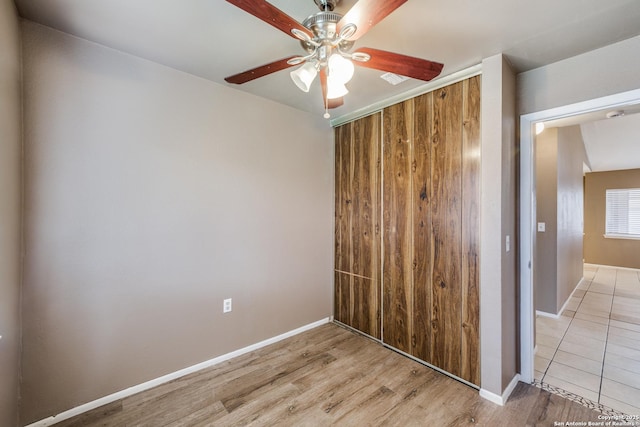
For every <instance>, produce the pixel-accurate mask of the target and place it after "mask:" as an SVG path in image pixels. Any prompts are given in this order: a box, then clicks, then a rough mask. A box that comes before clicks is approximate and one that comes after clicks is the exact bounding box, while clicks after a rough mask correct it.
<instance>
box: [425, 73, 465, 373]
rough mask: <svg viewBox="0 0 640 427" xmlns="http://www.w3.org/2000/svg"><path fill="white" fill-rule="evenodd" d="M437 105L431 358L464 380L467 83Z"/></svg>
mask: <svg viewBox="0 0 640 427" xmlns="http://www.w3.org/2000/svg"><path fill="white" fill-rule="evenodd" d="M433 104H434V121H433V127H434V133H433V136H432V146H431V160H432V163H431V171H432V172H431V185H432V200H431V211H432V217H431V218H432V221H431V224H432V232H433V274H432V283H433V286H432V322H431V324H432V330H431V340H432V352H431V360H432V362H433V364H434V365H436V366H438V367H441V368H442V369H444V370H446V371H448V372H450V373H452V374H454V375H457V376H460V365H461V363H460V357H461V348H460V346H461V323H462V322H461V316H462V312H461V292H462V289H461V273H462V272H461V263H462V260H461V255H462V253H461V250H462V248H461V234H462V227H461V222H462V218H461V215H462V210H461V209H462V202H461V196H462V194H461V193H462V191H461V179H462V178H461V175H462V173H461V172H462V171H461V169H462V168H461V160H462V159H461V154H462V129H461V128H462V83H456V84H453V85H450V86H447V87H445V88H442V89H438V90H436V91H435V93H434V99H433Z"/></svg>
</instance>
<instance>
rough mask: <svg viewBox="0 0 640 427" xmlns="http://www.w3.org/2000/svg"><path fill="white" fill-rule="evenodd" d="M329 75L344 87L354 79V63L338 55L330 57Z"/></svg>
mask: <svg viewBox="0 0 640 427" xmlns="http://www.w3.org/2000/svg"><path fill="white" fill-rule="evenodd" d="M328 66H329V75H330V76H331V77H332V78H334V79H335V80H336V81H337V82H340V83H342V84H343V85H344V84H346V83H348V82H349V80H351V78H352V77H353V71H354V66H353V62H351V61H349V60H348V59H347V58H345V57H343V56H342V55H340V54H338V53H334V54H333V55H331V56H330V57H329V64H328Z"/></svg>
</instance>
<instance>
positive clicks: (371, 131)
mask: <svg viewBox="0 0 640 427" xmlns="http://www.w3.org/2000/svg"><path fill="white" fill-rule="evenodd" d="M379 132H380V115H379V114H375V115H373V116H368V117H364V118H362V119H360V120H356V121H355V122H353V144H352V146H353V155H352V157H353V161H352V162H353V176H352V178H351V185H352V194H353V198H352V212H353V219H352V223H351V230H352V250H353V263H352V269H351V272H352V273H354V274H358V275H360V276H364V277H370V278H374V277H377V276H378V270H379V266H380V262H379V257H380V248H379V245H380V243H379V236H380V230H379V224H378V216H379V212H378V211H379V209H380V205H379V197H380V175H379V174H380V167H379V164H380V162H379V160H380V159H379V156H380V133H379Z"/></svg>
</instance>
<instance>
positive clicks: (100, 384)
mask: <svg viewBox="0 0 640 427" xmlns="http://www.w3.org/2000/svg"><path fill="white" fill-rule="evenodd" d="M23 39H24V67H25V129H26V134H25V150H26V172H25V176H26V188H25V246H26V252H27V257H26V265H25V283H24V355H23V363H24V377H23V393H22V397H23V403H22V408H21V411H22V421H23V422H27V423H28V422H31V421H35V420H38V419H42V418H44V417H46V416H50V415H53V414H55V413H58V412H60V411H63V410H66V409H69V408H71V407H74V406H77V405H79V404H82V403H85V402H88V401H91V400H93V399H96V398H99V397H102V396H105V395H107V394H110V393H113V392H116V391H119V390H121V389H124V388H126V387H129V386H132V385H135V384H138V383H141V382H144V381H146V380H149V379H153V378H156V377H159V376H161V375H163V374H167V373H170V372H173V371H176V370H178V369H180V368H184V367H186V366H190V365H193V364H195V363H198V362H202V361H204V360H207V359H210V358H213V357H215V356H218V355H221V354H224V353H227V352H230V351H232V350H235V349H238V348H242V347H244V346H247V345H250V344H253V343H256V342H259V341H261V340H263V339H266V338H269V337H272V336H275V335H278V334H281V333H283V332H286V331H289V330H292V329H294V328H297V327H300V326H302V325H306V324H309V323H311V322H314V321H317V320H319V319H322V318H326V317H328V316H330V315H331V314H332V292H333V286H332V283H333V282H332V280H333V279H332V269H333V255H332V254H333V242H332V236H333V233H332V225H333V224H332V222H333V209H332V206H333V144H332V131H331V129H330V127H329V126H328V124H327V123H326V122H325V121H322V118H319V119H320V120H318V118H316V117H314V116H311V115H309V114H307V113H302V112H300V111H297V110H294V109H291V108H289V107H285V106H283V105H280V104H277V103H274V102H271V101H267V100H265V99H262V98H258V97H255V96H252V95H249V94H246V93H243V92H239V91H236V90H233V89H230V88H227V87H225V86H221V85H218V84H214V83H211V82H209V81H207V80H203V79H201V78H197V77H194V76H192V75H188V74H185V73H182V72H178V71H176V70H173V69H170V68H167V67H164V66H160V65H157V64H155V63H152V62H149V61H145V60H142V59H139V58H136V57H133V56H130V55H126V54H123V53H121V52H118V51H115V50H112V49H108V48H105V47H102V46H100V45H96V44H93V43H90V42H87V41H85V40H82V39H78V38H74V37H71V36H68V35H65V34H63V33H60V32H57V31H54V30H51V29H48V28H46V27H42V26H39V25H37V24H34V23H30V22H24V23H23ZM230 297H232V298H233V312H232V313H230V314H225V315H223V314H222V300H223V299H224V298H230Z"/></svg>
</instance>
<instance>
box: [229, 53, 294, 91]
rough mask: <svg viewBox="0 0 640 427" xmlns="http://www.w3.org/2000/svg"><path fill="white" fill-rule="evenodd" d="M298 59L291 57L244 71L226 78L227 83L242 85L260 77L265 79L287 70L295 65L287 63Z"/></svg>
mask: <svg viewBox="0 0 640 427" xmlns="http://www.w3.org/2000/svg"><path fill="white" fill-rule="evenodd" d="M292 58H296V56H289V57H288V58H283V59H279V60H277V61H274V62H271V63H269V64H265V65H261V66H259V67H256V68H252V69H251V70H247V71H243V72H242V73H238V74H234V75H233V76H229V77H225V78H224V79H225V81H227V82H228V83H234V84H237V85H241V84H243V83H246V82H250V81H251V80H255V79H257V78H260V77H264V76H266V75H268V74H271V73H275V72H276V71H280V70H285V69H287V68H290V67H294V66H295V65H291V64H289V63H287V61H288V60H290V59H292Z"/></svg>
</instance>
